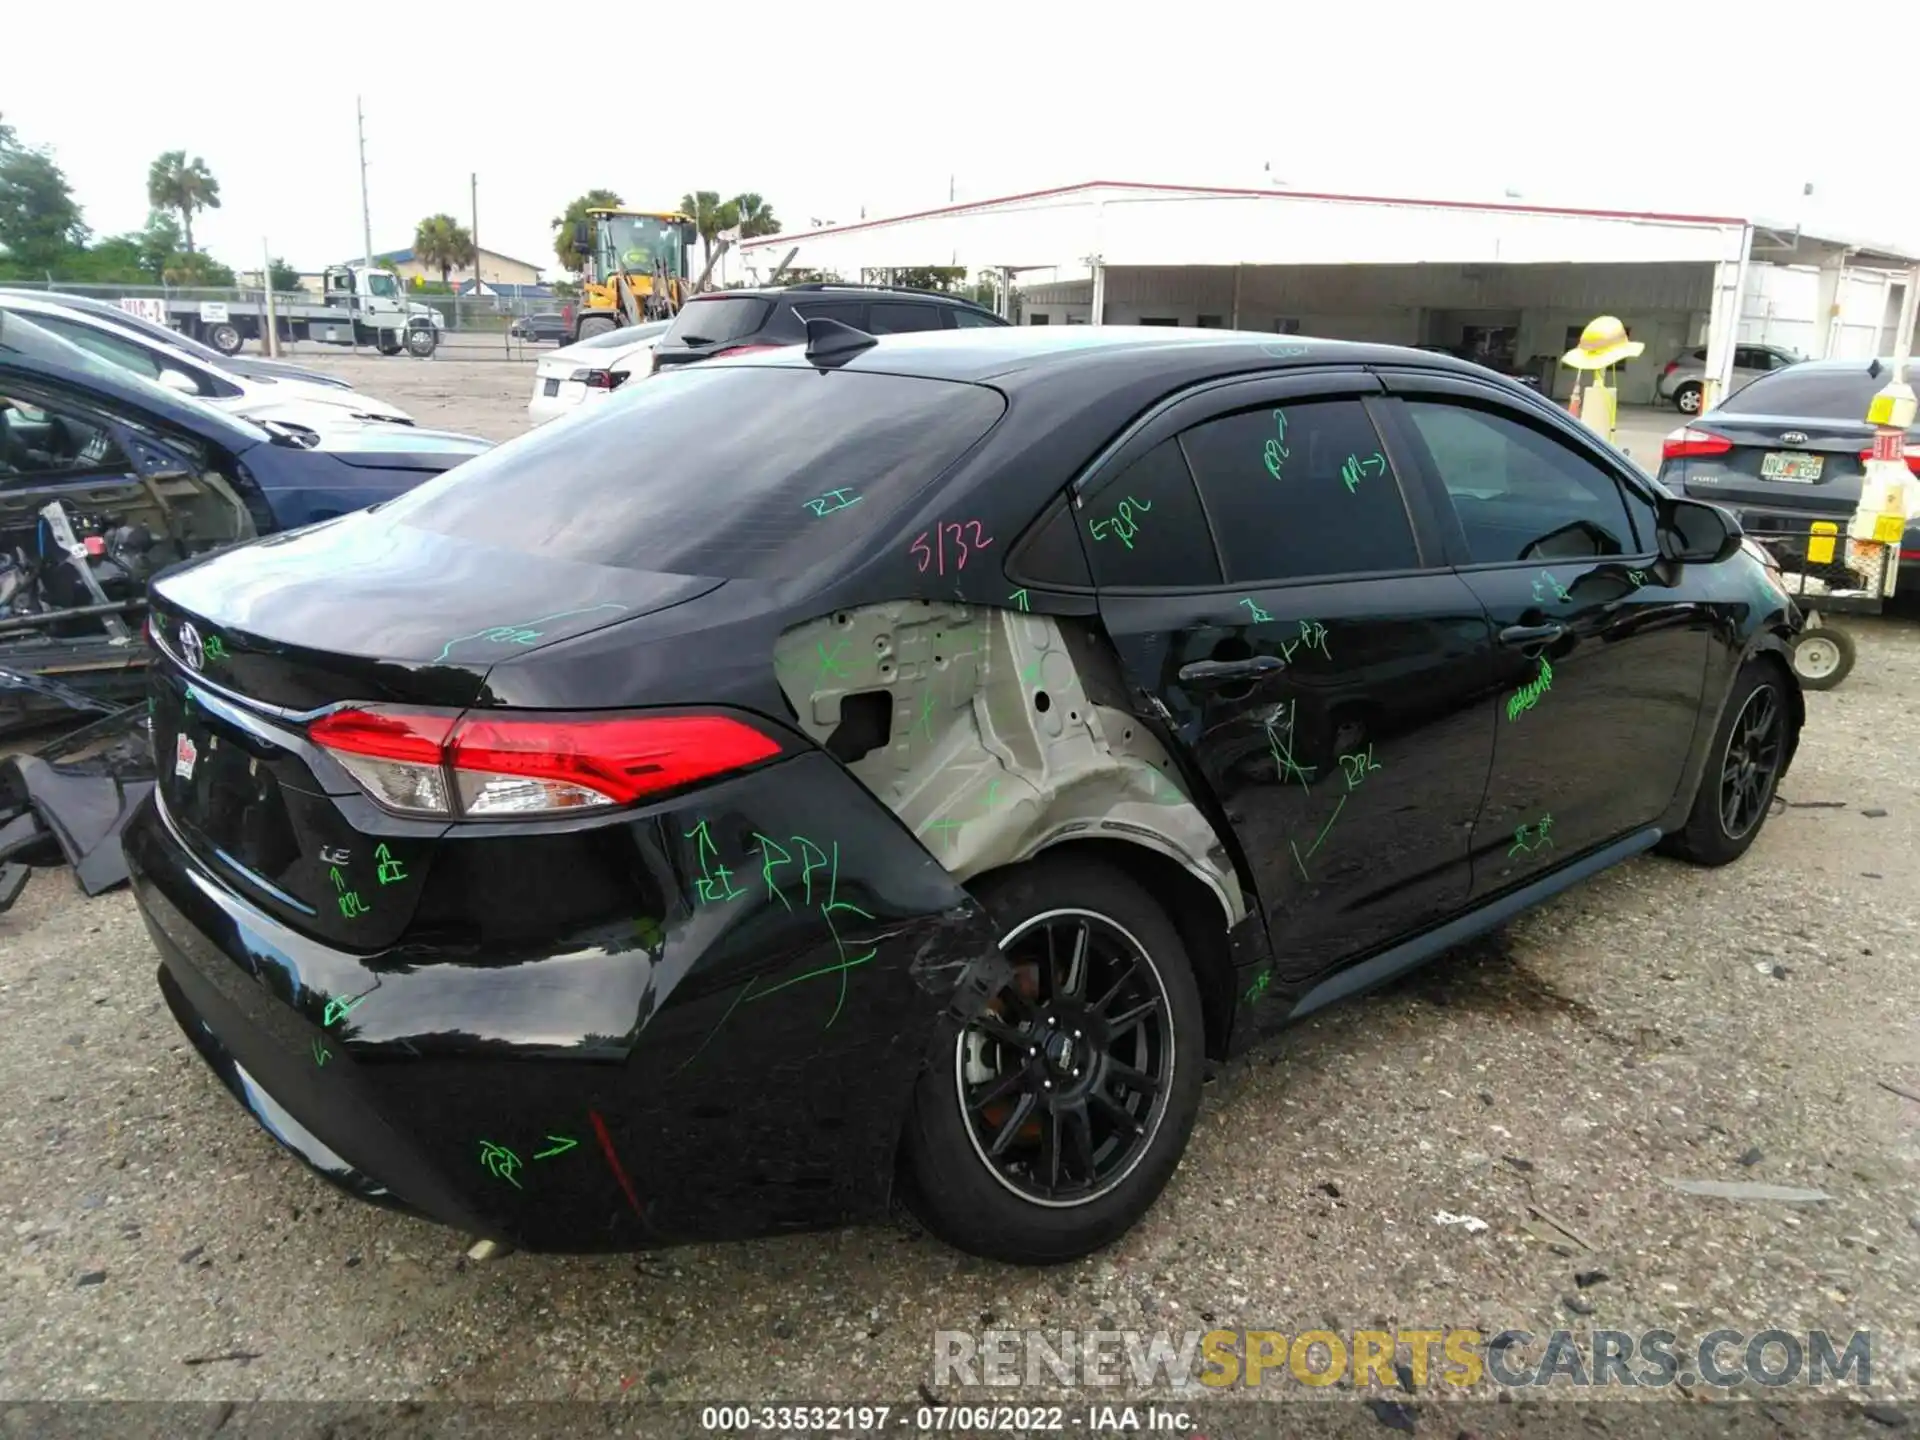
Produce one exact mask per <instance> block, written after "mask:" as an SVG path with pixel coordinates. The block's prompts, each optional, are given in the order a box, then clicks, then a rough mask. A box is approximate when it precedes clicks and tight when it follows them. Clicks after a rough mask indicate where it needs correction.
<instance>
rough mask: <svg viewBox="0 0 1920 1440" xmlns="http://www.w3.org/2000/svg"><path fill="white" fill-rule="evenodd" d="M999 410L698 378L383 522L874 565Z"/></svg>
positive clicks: (769, 561)
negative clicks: (873, 549) (897, 525)
mask: <svg viewBox="0 0 1920 1440" xmlns="http://www.w3.org/2000/svg"><path fill="white" fill-rule="evenodd" d="M689 308H693V307H689ZM1004 409H1005V402H1004V401H1003V400H1002V399H1001V397H1000V395H999V393H998V392H997V391H993V390H989V389H986V388H985V387H983V386H978V385H965V384H959V383H955V382H952V381H945V380H928V379H922V378H918V377H912V376H903V375H880V374H873V373H870V372H862V371H833V372H829V373H827V374H824V375H823V374H821V373H819V372H818V371H816V370H813V369H810V368H807V369H793V368H787V367H777V366H767V367H762V366H738V367H734V366H712V367H709V366H701V365H690V366H685V367H683V368H681V369H678V370H675V371H672V372H664V373H662V374H660V375H657V376H655V377H654V378H652V379H651V380H648V381H647V382H646V383H645V384H644V385H637V386H628V387H627V388H626V389H623V390H621V391H619V392H618V393H617V394H616V395H614V397H613V398H612V400H611V402H610V403H608V404H606V405H602V406H598V407H596V408H594V409H593V410H591V411H590V412H589V413H587V414H583V415H581V416H578V417H576V418H575V419H574V420H571V421H569V422H568V423H567V424H565V425H543V426H541V427H540V428H539V429H537V430H534V431H532V432H530V433H529V434H526V435H523V436H521V437H520V438H519V439H517V440H513V441H510V442H509V443H507V444H505V445H502V446H500V447H498V448H497V449H494V450H490V451H488V452H487V453H486V454H484V455H481V456H478V457H476V458H475V459H472V460H469V461H467V462H466V463H465V464H463V465H460V466H458V467H456V468H455V469H452V470H449V471H447V472H446V473H445V474H444V475H442V476H440V477H438V478H436V479H434V480H430V481H428V482H427V483H426V484H424V485H422V486H420V487H419V488H418V489H415V490H413V491H410V492H409V493H407V494H406V495H403V496H401V497H400V498H399V499H397V500H394V501H392V502H390V503H389V504H388V506H387V508H386V511H385V512H384V513H386V514H388V515H391V516H392V517H393V518H395V519H397V520H400V521H402V522H404V523H406V524H409V525H415V526H418V527H420V528H421V529H423V530H431V531H435V532H437V533H439V534H443V535H451V536H455V537H458V538H460V539H464V540H471V541H475V542H477V543H479V544H484V545H494V546H498V547H500V548H501V549H503V550H507V551H519V552H522V553H526V554H536V555H541V556H550V557H554V558H558V559H564V560H573V561H578V562H582V563H585V564H591V565H611V566H619V567H622V568H625V569H633V570H652V571H662V572H667V573H671V574H680V575H710V576H724V577H728V578H738V579H748V578H761V579H767V578H776V577H786V576H794V575H798V574H800V573H802V572H804V571H806V570H809V569H811V568H812V567H813V566H815V565H817V564H820V563H821V562H823V561H826V560H831V559H836V558H839V559H842V560H851V559H854V558H862V557H861V556H860V547H861V546H862V545H864V544H866V543H867V542H868V541H870V540H871V539H872V538H873V537H874V536H875V535H876V534H878V533H879V532H880V531H881V530H882V529H883V528H884V527H885V526H886V525H887V523H888V522H889V521H891V520H892V519H893V518H894V517H895V515H897V514H898V512H899V511H900V509H901V508H902V506H903V505H904V504H905V503H906V502H907V501H908V500H910V499H911V498H912V497H913V496H914V495H916V494H917V493H918V492H919V491H921V490H922V489H924V488H925V487H926V486H927V485H928V484H930V483H931V482H932V481H933V480H935V479H936V478H937V477H938V476H939V475H940V474H941V473H942V472H943V471H945V470H946V469H947V467H948V466H950V465H951V464H952V463H953V462H954V461H955V460H957V459H958V458H959V457H960V456H961V454H962V453H964V452H965V451H966V450H967V449H968V447H970V446H971V445H973V444H974V442H975V441H977V440H979V439H980V437H981V436H983V435H985V434H986V433H987V431H988V430H990V429H991V428H992V427H993V425H994V423H995V422H996V421H997V420H999V418H1000V416H1001V413H1002V412H1003V410H1004ZM901 558H902V560H903V561H905V560H906V559H907V556H906V555H905V554H904V553H903V554H902V557H901Z"/></svg>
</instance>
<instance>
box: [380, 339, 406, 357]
mask: <svg viewBox="0 0 1920 1440" xmlns="http://www.w3.org/2000/svg"><path fill="white" fill-rule="evenodd" d="M404 348H405V347H404V346H402V345H401V343H400V342H399V341H398V340H382V341H381V342H380V353H381V354H382V355H398V354H399V353H400V352H401V350H402V349H404Z"/></svg>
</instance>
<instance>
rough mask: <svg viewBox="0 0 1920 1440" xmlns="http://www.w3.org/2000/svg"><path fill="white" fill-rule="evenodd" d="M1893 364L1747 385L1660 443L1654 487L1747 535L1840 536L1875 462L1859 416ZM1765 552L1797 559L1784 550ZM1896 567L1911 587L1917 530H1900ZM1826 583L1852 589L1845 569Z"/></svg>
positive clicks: (1766, 378)
mask: <svg viewBox="0 0 1920 1440" xmlns="http://www.w3.org/2000/svg"><path fill="white" fill-rule="evenodd" d="M1892 364H1893V362H1892V361H1891V360H1802V361H1800V362H1798V363H1797V364H1794V365H1791V366H1787V367H1785V368H1782V369H1779V370H1774V371H1772V372H1770V373H1768V374H1765V375H1761V376H1759V377H1758V378H1757V379H1754V380H1752V381H1749V382H1748V383H1747V384H1746V385H1743V386H1741V387H1740V389H1738V390H1736V391H1734V392H1733V393H1732V394H1731V395H1729V396H1728V397H1727V398H1726V399H1725V400H1723V401H1721V403H1720V404H1718V405H1716V406H1714V407H1713V409H1711V410H1709V411H1708V412H1707V413H1706V414H1704V415H1700V416H1697V417H1695V418H1694V419H1692V420H1689V421H1688V422H1687V423H1686V424H1685V425H1683V426H1681V427H1680V428H1679V429H1677V430H1675V431H1673V432H1672V433H1671V434H1670V435H1668V436H1667V438H1666V441H1665V443H1664V444H1663V445H1662V446H1661V451H1660V480H1661V482H1662V483H1663V484H1665V485H1666V486H1667V487H1668V488H1669V489H1670V490H1672V491H1673V492H1674V493H1675V494H1676V495H1689V496H1692V497H1693V498H1695V499H1697V500H1707V501H1711V502H1712V503H1714V504H1716V505H1721V506H1724V507H1726V509H1728V510H1729V511H1731V512H1732V513H1733V514H1734V515H1735V516H1736V517H1737V518H1738V519H1739V520H1740V523H1741V524H1742V525H1743V526H1744V527H1745V528H1747V529H1749V530H1754V531H1761V532H1766V533H1769V534H1788V535H1805V534H1808V533H1810V531H1811V530H1812V527H1813V526H1814V525H1815V524H1816V523H1818V522H1821V521H1826V522H1828V523H1830V524H1834V525H1836V526H1837V527H1838V533H1839V534H1842V535H1844V534H1845V533H1846V529H1847V522H1848V520H1850V519H1851V518H1852V516H1853V511H1854V507H1855V506H1856V505H1858V504H1859V503H1860V483H1861V481H1862V480H1863V479H1864V478H1865V475H1866V462H1867V457H1868V456H1869V455H1871V454H1872V453H1873V426H1871V425H1869V424H1868V423H1867V406H1868V405H1869V403H1871V401H1872V400H1873V397H1874V396H1875V395H1877V394H1879V393H1880V391H1881V390H1882V389H1884V388H1885V386H1886V384H1887V381H1888V379H1889V378H1890V377H1891V375H1892ZM1907 464H1908V466H1910V467H1911V468H1912V469H1914V470H1915V471H1916V472H1920V425H1916V426H1915V427H1914V428H1913V429H1911V430H1909V431H1908V432H1907ZM1769 543H1770V544H1774V543H1780V544H1782V546H1783V548H1791V549H1794V550H1797V551H1798V553H1799V554H1801V555H1804V553H1805V552H1804V549H1802V548H1800V547H1799V546H1796V545H1795V544H1794V542H1793V541H1791V540H1788V541H1785V542H1772V541H1770V542H1769ZM1900 567H1901V583H1903V584H1912V583H1915V580H1916V577H1917V576H1920V523H1909V524H1908V526H1907V532H1906V536H1905V538H1904V539H1903V540H1902V541H1901V542H1900ZM1795 568H1798V567H1797V566H1796V567H1795ZM1816 573H1818V572H1816ZM1832 578H1833V579H1834V580H1835V581H1836V583H1841V582H1845V583H1853V584H1857V583H1858V581H1851V582H1846V577H1845V575H1844V567H1839V568H1837V569H1836V570H1835V571H1834V573H1833V576H1832Z"/></svg>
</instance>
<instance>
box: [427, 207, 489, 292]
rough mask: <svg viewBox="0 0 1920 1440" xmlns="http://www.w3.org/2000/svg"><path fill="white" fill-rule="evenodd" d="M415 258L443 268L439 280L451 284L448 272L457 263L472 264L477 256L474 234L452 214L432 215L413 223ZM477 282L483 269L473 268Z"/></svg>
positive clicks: (437, 267) (450, 271) (440, 270)
mask: <svg viewBox="0 0 1920 1440" xmlns="http://www.w3.org/2000/svg"><path fill="white" fill-rule="evenodd" d="M413 258H414V259H415V260H417V261H419V262H420V264H422V265H426V266H430V267H432V268H434V269H437V270H439V272H440V283H441V284H442V285H448V284H451V281H450V279H449V276H450V275H451V273H452V271H453V267H454V266H456V265H473V264H474V261H475V260H476V259H477V258H478V255H477V252H476V251H475V250H474V248H473V236H472V235H470V234H468V233H467V231H466V228H465V227H464V226H462V225H461V224H460V222H459V221H458V220H455V219H454V218H453V217H452V216H451V215H429V216H427V218H426V219H424V220H422V221H421V222H420V223H419V224H418V225H416V226H414V227H413ZM473 273H474V278H475V280H476V282H477V281H478V279H479V275H480V271H479V268H478V267H477V266H476V267H475V269H474V272H473Z"/></svg>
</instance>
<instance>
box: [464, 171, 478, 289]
mask: <svg viewBox="0 0 1920 1440" xmlns="http://www.w3.org/2000/svg"><path fill="white" fill-rule="evenodd" d="M467 204H468V206H469V208H470V209H471V210H472V211H473V230H472V232H471V233H472V235H473V296H474V299H476V300H477V299H479V298H480V172H479V171H478V170H475V171H472V172H471V173H469V174H468V176H467Z"/></svg>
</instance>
